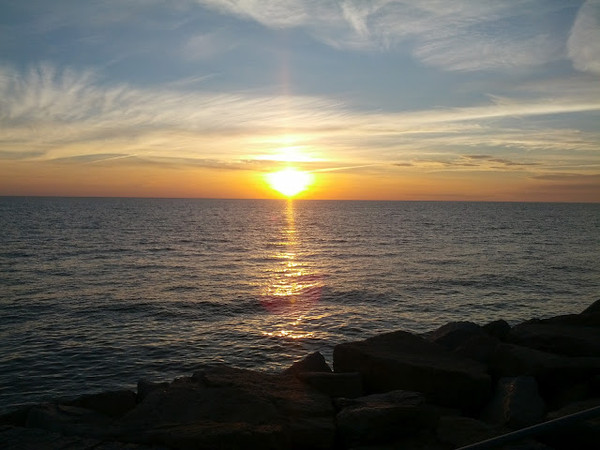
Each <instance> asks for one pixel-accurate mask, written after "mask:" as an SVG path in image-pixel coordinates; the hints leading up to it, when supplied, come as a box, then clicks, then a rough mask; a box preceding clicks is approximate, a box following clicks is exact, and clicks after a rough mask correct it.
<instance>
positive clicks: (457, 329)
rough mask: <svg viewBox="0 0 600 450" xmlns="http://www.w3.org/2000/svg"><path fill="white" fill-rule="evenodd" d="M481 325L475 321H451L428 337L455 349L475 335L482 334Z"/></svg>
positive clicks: (449, 348)
mask: <svg viewBox="0 0 600 450" xmlns="http://www.w3.org/2000/svg"><path fill="white" fill-rule="evenodd" d="M481 335H483V331H482V330H481V327H480V326H479V325H477V324H475V323H473V322H450V323H447V324H446V325H443V326H441V327H440V328H438V329H437V330H435V331H433V332H432V333H431V334H430V335H429V336H428V339H429V340H430V341H431V342H435V343H436V344H438V345H441V346H442V347H444V348H447V349H448V350H453V349H455V348H456V347H458V346H459V345H461V344H463V343H464V342H465V341H466V340H468V339H470V338H472V337H473V336H481Z"/></svg>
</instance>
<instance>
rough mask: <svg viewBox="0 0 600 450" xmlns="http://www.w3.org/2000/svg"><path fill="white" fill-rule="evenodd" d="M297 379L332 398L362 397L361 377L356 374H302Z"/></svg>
mask: <svg viewBox="0 0 600 450" xmlns="http://www.w3.org/2000/svg"><path fill="white" fill-rule="evenodd" d="M297 376H298V379H300V380H301V381H303V382H305V383H308V384H309V385H311V386H312V387H314V388H315V389H317V390H318V391H319V392H323V393H324V394H327V395H328V396H330V397H332V398H336V397H346V398H354V397H360V396H361V395H363V386H362V376H361V374H360V373H358V372H348V373H333V372H331V373H329V372H303V373H300V374H298V375H297Z"/></svg>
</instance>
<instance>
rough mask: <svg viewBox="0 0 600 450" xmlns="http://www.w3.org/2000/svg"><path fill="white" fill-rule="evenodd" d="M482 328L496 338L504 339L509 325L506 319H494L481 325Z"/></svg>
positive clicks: (508, 330)
mask: <svg viewBox="0 0 600 450" xmlns="http://www.w3.org/2000/svg"><path fill="white" fill-rule="evenodd" d="M481 328H482V330H483V331H484V332H485V333H486V334H488V335H489V336H492V337H494V338H496V339H499V340H501V341H504V340H505V339H506V337H507V336H508V333H509V332H510V325H509V324H508V322H507V321H506V320H502V319H501V320H494V321H493V322H490V323H488V324H486V325H484V326H483V327H481Z"/></svg>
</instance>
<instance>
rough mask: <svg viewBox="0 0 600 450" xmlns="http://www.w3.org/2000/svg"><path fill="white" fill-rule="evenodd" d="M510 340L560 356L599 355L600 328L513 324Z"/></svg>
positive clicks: (527, 323) (536, 323) (558, 324)
mask: <svg viewBox="0 0 600 450" xmlns="http://www.w3.org/2000/svg"><path fill="white" fill-rule="evenodd" d="M507 340H508V342H510V343H513V344H517V345H522V346H525V347H531V348H535V349H537V350H541V351H545V352H550V353H557V354H560V355H566V356H594V357H600V327H590V326H581V325H571V324H565V323H553V322H552V321H528V322H524V323H522V324H519V325H516V326H514V327H513V328H512V329H511V330H510V333H509V334H508V338H507Z"/></svg>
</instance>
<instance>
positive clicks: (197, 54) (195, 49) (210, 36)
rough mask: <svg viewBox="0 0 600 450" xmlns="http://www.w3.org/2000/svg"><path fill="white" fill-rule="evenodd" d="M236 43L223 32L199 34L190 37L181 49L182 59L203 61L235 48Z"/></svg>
mask: <svg viewBox="0 0 600 450" xmlns="http://www.w3.org/2000/svg"><path fill="white" fill-rule="evenodd" d="M237 46H238V43H237V42H235V41H234V40H233V39H231V38H230V36H229V35H228V34H227V33H225V32H223V31H214V32H210V33H201V34H196V35H194V36H191V37H190V38H189V39H188V40H187V42H186V43H185V45H184V46H183V48H182V50H181V51H182V54H183V56H184V58H186V59H188V60H192V61H193V60H204V59H209V58H212V57H213V56H215V55H221V54H223V53H226V52H229V51H231V50H233V49H234V48H236V47H237Z"/></svg>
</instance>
